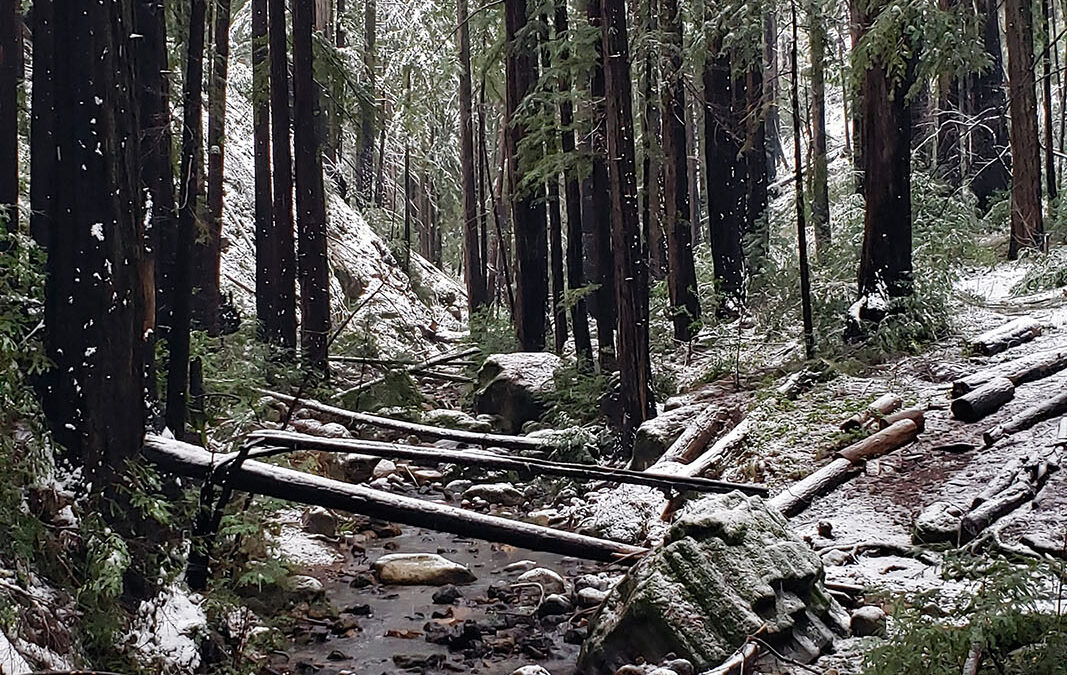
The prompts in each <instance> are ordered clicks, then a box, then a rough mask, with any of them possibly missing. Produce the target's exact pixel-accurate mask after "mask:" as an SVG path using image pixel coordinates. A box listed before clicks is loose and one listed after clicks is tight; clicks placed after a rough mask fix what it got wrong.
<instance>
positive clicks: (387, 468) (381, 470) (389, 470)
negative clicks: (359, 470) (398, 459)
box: [371, 459, 396, 478]
mask: <svg viewBox="0 0 1067 675" xmlns="http://www.w3.org/2000/svg"><path fill="white" fill-rule="evenodd" d="M394 473H396V463H395V462H393V461H392V460H388V459H383V460H381V461H380V462H378V463H377V464H375V465H374V471H372V472H371V476H373V477H374V478H387V477H388V476H392V475H393V474H394Z"/></svg>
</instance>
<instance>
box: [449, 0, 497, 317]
mask: <svg viewBox="0 0 1067 675" xmlns="http://www.w3.org/2000/svg"><path fill="white" fill-rule="evenodd" d="M456 20H457V21H458V25H459V29H458V30H457V31H456V41H457V42H458V43H459V45H458V46H459V159H460V174H461V186H462V192H463V275H464V278H465V279H466V282H467V307H468V308H469V310H470V314H471V316H473V315H474V313H475V312H477V311H478V310H480V309H481V308H482V307H484V306H485V305H487V304H488V302H489V299H488V298H487V297H486V290H485V277H484V276H483V274H482V273H483V268H482V244H481V238H480V237H479V232H478V195H477V187H476V185H477V183H476V179H475V175H474V121H473V119H472V113H471V107H472V99H473V98H474V94H473V93H472V88H473V87H472V85H471V40H470V31H469V30H468V27H467V0H456Z"/></svg>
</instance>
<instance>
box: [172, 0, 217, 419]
mask: <svg viewBox="0 0 1067 675" xmlns="http://www.w3.org/2000/svg"><path fill="white" fill-rule="evenodd" d="M206 14H207V0H192V6H191V9H190V13H189V37H188V40H187V43H186V49H187V51H186V60H185V92H184V94H183V96H182V110H183V113H182V158H181V173H180V176H179V188H180V190H179V193H178V204H179V211H178V235H177V246H176V250H175V255H174V259H175V265H174V287H173V290H172V291H171V297H172V298H173V303H174V310H173V315H172V320H171V327H170V330H169V331H168V334H167V345H168V347H169V348H170V363H169V365H168V369H167V411H166V422H167V426H168V427H170V430H171V433H173V434H174V436H175V437H176V438H179V439H180V438H182V436H183V435H184V434H185V422H186V407H187V405H186V404H187V393H188V392H187V389H188V387H189V331H190V328H191V324H192V303H193V297H192V296H193V280H192V269H191V268H192V254H193V245H194V242H195V240H196V230H197V225H196V220H197V204H198V203H199V201H200V176H201V169H200V166H201V165H202V163H203V145H204V144H203V131H202V126H201V123H202V119H203V110H202V106H201V101H202V98H203V86H204V23H205V20H206Z"/></svg>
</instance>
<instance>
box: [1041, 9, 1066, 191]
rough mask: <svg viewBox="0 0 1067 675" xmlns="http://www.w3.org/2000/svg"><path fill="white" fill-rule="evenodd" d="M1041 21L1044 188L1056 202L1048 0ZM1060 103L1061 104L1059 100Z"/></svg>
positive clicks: (1051, 51) (1052, 46) (1050, 27)
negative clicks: (1042, 34)
mask: <svg viewBox="0 0 1067 675" xmlns="http://www.w3.org/2000/svg"><path fill="white" fill-rule="evenodd" d="M1041 23H1042V28H1043V31H1042V32H1043V33H1044V34H1045V40H1046V43H1047V45H1048V46H1047V47H1046V48H1045V49H1043V50H1042V51H1041V72H1042V75H1043V77H1042V78H1041V87H1042V90H1043V93H1044V98H1043V99H1042V103H1043V108H1042V111H1041V112H1042V115H1041V118H1042V122H1043V124H1044V132H1045V186H1046V187H1045V190H1046V191H1047V193H1048V201H1049V204H1053V205H1054V204H1055V203H1056V140H1055V138H1054V136H1053V135H1052V53H1053V52H1054V51H1055V49H1056V47H1055V45H1054V44H1052V41H1053V39H1054V38H1055V37H1056V36H1055V35H1054V33H1053V30H1052V11H1051V9H1050V7H1049V0H1041ZM1060 105H1063V102H1062V101H1061V103H1060Z"/></svg>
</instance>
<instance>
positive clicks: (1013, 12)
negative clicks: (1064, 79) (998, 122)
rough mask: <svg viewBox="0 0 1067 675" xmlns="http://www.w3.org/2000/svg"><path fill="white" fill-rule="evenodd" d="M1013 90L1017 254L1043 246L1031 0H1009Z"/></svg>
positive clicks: (1012, 250)
mask: <svg viewBox="0 0 1067 675" xmlns="http://www.w3.org/2000/svg"><path fill="white" fill-rule="evenodd" d="M1004 16H1005V20H1006V22H1007V31H1006V35H1007V42H1008V90H1009V101H1010V109H1011V156H1012V173H1011V243H1010V245H1009V248H1008V257H1009V258H1011V259H1012V260H1014V259H1015V258H1017V257H1018V255H1019V251H1021V250H1022V249H1024V248H1035V249H1038V250H1044V248H1045V231H1044V223H1043V221H1042V217H1041V149H1040V148H1041V145H1040V142H1039V140H1038V132H1037V94H1036V92H1035V86H1034V84H1035V83H1034V80H1035V76H1036V72H1035V57H1034V18H1033V11H1032V8H1031V5H1030V3H1029V2H1027V1H1026V0H1005V3H1004Z"/></svg>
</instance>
